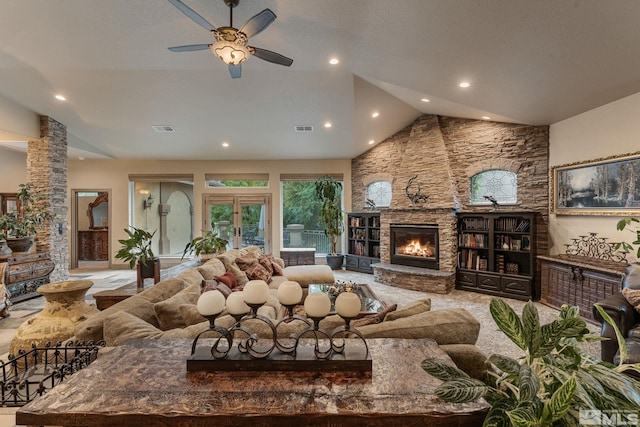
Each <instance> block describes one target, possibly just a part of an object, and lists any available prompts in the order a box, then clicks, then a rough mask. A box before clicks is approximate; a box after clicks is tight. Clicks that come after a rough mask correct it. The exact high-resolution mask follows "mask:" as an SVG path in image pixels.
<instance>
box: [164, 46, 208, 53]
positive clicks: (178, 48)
mask: <svg viewBox="0 0 640 427" xmlns="http://www.w3.org/2000/svg"><path fill="white" fill-rule="evenodd" d="M209 46H211V45H209V44H188V45H185V46H174V47H170V48H169V50H170V51H171V52H191V51H194V50H205V49H209Z"/></svg>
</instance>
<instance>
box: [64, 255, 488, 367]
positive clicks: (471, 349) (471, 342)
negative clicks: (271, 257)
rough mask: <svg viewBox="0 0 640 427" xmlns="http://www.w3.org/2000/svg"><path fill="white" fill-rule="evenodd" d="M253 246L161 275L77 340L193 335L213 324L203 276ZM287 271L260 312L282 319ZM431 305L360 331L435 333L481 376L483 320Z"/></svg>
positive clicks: (296, 325) (227, 321)
mask: <svg viewBox="0 0 640 427" xmlns="http://www.w3.org/2000/svg"><path fill="white" fill-rule="evenodd" d="M251 251H255V249H253V248H250V249H243V250H240V251H238V252H236V253H232V254H229V253H225V254H223V255H220V256H218V257H217V258H214V259H210V260H208V261H206V262H205V263H204V264H202V265H199V266H197V267H195V268H191V269H188V270H185V271H182V272H181V273H179V274H177V275H176V276H175V277H171V278H167V279H165V280H162V281H161V282H159V283H157V284H156V285H155V286H153V287H151V288H149V289H146V290H144V291H143V292H141V293H139V294H137V295H135V296H133V297H131V298H128V299H126V300H124V301H121V302H119V303H117V304H115V305H113V306H111V307H109V308H108V309H106V310H104V311H101V312H99V313H97V314H95V315H93V316H92V317H90V318H89V319H87V320H86V321H84V322H83V323H81V324H79V325H78V326H77V327H76V329H75V337H74V339H76V340H83V341H98V340H102V339H104V340H105V341H106V343H107V345H108V346H115V345H120V344H121V343H123V342H124V341H126V340H127V339H131V338H153V339H159V338H190V339H193V338H195V336H196V335H197V334H198V333H200V332H202V331H203V330H205V329H206V328H207V327H208V322H207V321H206V319H204V318H203V317H202V316H200V314H199V313H198V312H197V309H196V302H197V299H198V297H199V295H200V286H201V283H202V281H203V280H211V279H213V278H214V277H216V276H220V275H222V274H224V273H225V272H227V271H233V270H235V268H234V267H233V266H234V262H233V261H231V260H232V259H233V260H235V259H234V255H235V257H236V258H237V257H242V256H244V255H246V254H247V253H248V252H251ZM304 267H306V266H304ZM308 267H310V268H309V269H307V270H308V271H309V275H308V276H307V277H305V276H304V274H303V273H304V270H305V269H301V268H300V267H298V268H296V269H295V272H296V274H297V275H294V276H293V277H295V278H296V279H298V280H300V281H302V283H303V284H305V282H306V284H307V285H308V283H314V282H317V281H318V279H322V277H323V276H324V275H325V274H326V270H324V269H322V268H320V269H316V268H315V267H323V266H308ZM324 267H326V266H324ZM330 271H331V270H330V269H329V272H330ZM286 272H287V269H286V268H285V269H284V270H283V273H284V274H285V275H283V276H274V277H273V280H272V281H271V282H270V284H269V285H270V288H271V290H270V292H271V295H270V297H269V300H268V301H267V303H266V304H265V305H264V306H263V307H261V309H260V310H261V312H260V313H261V314H263V315H264V316H266V317H268V318H271V319H273V320H274V322H275V321H277V319H279V318H282V316H283V313H284V310H283V308H282V306H281V305H280V303H279V302H278V300H277V298H276V292H277V286H278V285H279V283H282V282H283V281H284V280H287V279H291V278H292V277H288V276H287V275H286ZM236 273H237V272H236ZM318 274H319V275H320V276H318ZM331 275H333V274H332V273H331ZM240 279H242V278H241V277H240ZM325 279H326V277H325ZM430 308H431V301H430V300H428V299H425V300H420V301H415V302H414V303H412V304H410V305H408V306H407V307H400V308H398V309H397V310H396V311H393V312H390V313H388V314H386V316H385V317H384V319H383V321H381V322H380V323H373V324H368V325H364V326H359V327H358V330H359V331H360V332H361V333H362V334H363V335H364V336H365V337H368V338H432V339H434V340H435V341H436V342H437V343H438V344H439V345H440V346H441V347H442V348H443V350H444V351H445V352H447V353H448V354H449V355H450V356H451V358H452V359H453V360H454V362H455V363H456V364H457V365H458V366H459V367H460V368H461V369H463V370H465V371H466V372H467V373H469V374H470V375H472V376H474V377H480V376H482V375H483V374H484V372H486V366H487V365H486V358H485V356H484V355H483V354H482V353H481V352H480V351H479V350H478V349H477V347H476V346H475V343H476V341H477V339H478V334H479V331H480V324H479V322H478V321H477V320H476V319H475V318H474V317H473V316H472V315H471V313H469V312H468V311H467V310H465V309H462V308H460V309H446V310H436V311H431V310H430ZM233 323H234V319H233V318H232V317H231V316H229V315H225V314H224V313H223V314H222V315H221V316H220V317H218V318H217V319H216V324H219V325H221V326H225V327H230V326H232V325H233ZM341 324H343V321H342V319H340V318H339V317H338V316H328V317H327V318H326V319H324V320H323V321H322V323H321V327H323V328H326V329H328V330H331V329H333V328H334V327H337V326H339V325H341ZM283 326H284V327H283V328H278V333H279V334H282V335H283V336H288V335H289V334H291V333H293V332H296V331H298V330H301V328H302V327H303V325H302V322H292V323H291V324H287V325H283ZM261 327H262V328H263V329H264V331H262V330H261ZM252 328H253V329H255V332H256V333H257V334H258V335H259V336H267V335H268V333H269V332H268V331H267V330H266V329H267V328H266V327H264V325H262V326H261V325H260V324H259V323H258V324H255V325H252Z"/></svg>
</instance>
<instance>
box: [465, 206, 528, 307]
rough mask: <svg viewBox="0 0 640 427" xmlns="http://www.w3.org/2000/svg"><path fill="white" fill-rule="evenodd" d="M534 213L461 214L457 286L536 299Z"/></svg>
mask: <svg viewBox="0 0 640 427" xmlns="http://www.w3.org/2000/svg"><path fill="white" fill-rule="evenodd" d="M534 239H535V212H501V213H497V212H496V213H463V214H458V268H457V272H456V287H457V288H458V289H464V290H469V291H476V292H482V293H487V294H492V295H499V296H505V297H509V298H518V299H523V300H528V299H535V298H536V297H538V296H536V295H534V293H535V292H534V286H533V285H534V276H535V271H536V267H535V259H536V258H535V254H534V243H535V242H534Z"/></svg>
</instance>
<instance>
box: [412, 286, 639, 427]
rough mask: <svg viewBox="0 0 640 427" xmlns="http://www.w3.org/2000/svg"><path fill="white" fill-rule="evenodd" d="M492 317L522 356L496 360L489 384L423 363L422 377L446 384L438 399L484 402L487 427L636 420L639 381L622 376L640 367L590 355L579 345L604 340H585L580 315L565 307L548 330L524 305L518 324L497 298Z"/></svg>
mask: <svg viewBox="0 0 640 427" xmlns="http://www.w3.org/2000/svg"><path fill="white" fill-rule="evenodd" d="M490 310H491V315H492V317H493V319H494V321H495V322H496V324H497V325H498V328H499V329H500V330H501V331H502V332H503V333H504V334H505V335H506V336H507V337H508V338H509V339H510V340H511V341H513V342H514V343H515V344H516V345H517V346H518V347H519V348H520V349H522V350H523V352H524V354H523V356H522V357H520V358H519V359H517V360H516V359H513V358H510V357H506V356H502V355H495V354H494V355H492V356H491V357H489V362H490V363H491V364H492V366H493V367H494V369H493V370H490V371H489V373H488V374H487V377H486V379H485V381H480V380H477V379H473V378H470V377H469V376H468V375H467V374H465V373H464V372H462V371H461V370H459V369H458V368H456V367H453V366H451V365H447V364H445V363H443V362H440V361H437V360H434V359H426V360H425V361H423V363H422V367H423V369H424V370H425V371H426V372H428V373H429V374H431V375H433V376H434V377H436V378H438V379H440V380H442V381H444V383H443V384H442V385H440V386H439V387H438V388H437V389H436V391H435V394H436V395H437V396H438V397H440V398H441V399H443V400H445V401H447V402H456V403H462V402H471V401H474V400H476V399H479V398H481V397H483V398H484V399H485V400H486V401H487V402H488V403H489V404H490V405H491V409H490V410H489V412H488V414H487V417H486V418H485V421H484V424H483V425H484V426H578V425H579V421H580V415H581V412H580V411H581V410H592V411H593V410H598V411H614V412H616V411H617V412H616V413H617V414H618V415H620V416H622V417H624V416H627V415H630V416H633V414H636V415H635V416H637V410H638V407H640V381H637V380H635V379H633V378H632V377H630V376H627V375H625V374H624V373H623V371H625V370H627V369H633V370H637V371H640V366H637V365H622V364H621V365H619V366H613V365H611V364H607V363H605V362H602V361H600V360H598V359H597V358H594V357H592V356H589V355H587V354H586V353H585V352H584V351H583V350H582V349H581V347H580V343H581V342H584V341H589V340H592V341H593V340H600V339H601V338H600V337H595V336H591V335H588V333H589V330H588V329H587V328H586V323H585V321H584V320H583V319H581V318H580V316H579V310H578V308H577V307H571V308H569V307H568V306H566V305H565V306H563V307H562V309H561V311H560V316H559V318H558V319H557V320H554V321H552V322H550V323H547V324H545V325H540V321H539V318H538V311H537V309H536V308H535V305H534V304H533V303H532V302H529V303H527V304H526V305H525V307H524V309H523V312H522V317H521V318H520V317H519V316H518V315H517V314H516V313H515V311H514V310H513V309H512V308H511V307H509V306H508V305H507V304H506V303H505V302H504V301H502V300H501V299H497V298H494V299H493V300H492V301H491V304H490ZM600 312H601V313H604V311H603V310H601V309H600ZM604 316H606V313H604ZM603 318H605V320H606V319H607V317H603ZM610 320H611V319H609V321H610ZM620 341H622V342H624V340H620ZM623 345H624V344H623ZM621 351H622V352H624V351H625V350H624V349H621ZM583 414H584V412H583Z"/></svg>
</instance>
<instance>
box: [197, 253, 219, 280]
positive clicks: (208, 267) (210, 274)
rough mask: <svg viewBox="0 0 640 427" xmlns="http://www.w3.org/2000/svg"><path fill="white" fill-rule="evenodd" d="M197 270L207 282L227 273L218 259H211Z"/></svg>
mask: <svg viewBox="0 0 640 427" xmlns="http://www.w3.org/2000/svg"><path fill="white" fill-rule="evenodd" d="M196 269H197V270H198V271H199V272H200V274H202V277H203V278H204V279H205V280H211V279H215V277H216V276H220V275H221V274H224V273H225V271H226V270H225V268H224V264H223V263H222V261H220V260H219V259H218V258H211V259H210V260H209V261H207V262H206V263H204V264H202V265H199V266H198V267H196Z"/></svg>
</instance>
